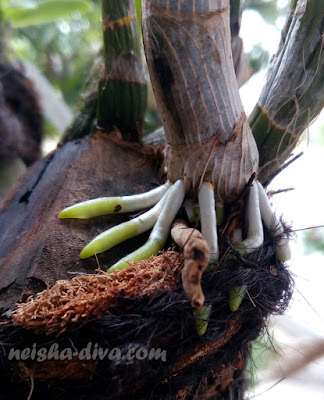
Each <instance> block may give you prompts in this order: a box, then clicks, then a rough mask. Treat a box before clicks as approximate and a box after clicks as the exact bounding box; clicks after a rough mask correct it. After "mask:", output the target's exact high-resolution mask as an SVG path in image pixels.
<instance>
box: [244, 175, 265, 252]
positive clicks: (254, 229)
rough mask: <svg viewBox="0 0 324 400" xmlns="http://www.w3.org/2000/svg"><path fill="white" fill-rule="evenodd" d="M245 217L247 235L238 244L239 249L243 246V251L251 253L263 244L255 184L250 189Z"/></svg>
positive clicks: (257, 193) (257, 192)
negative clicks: (246, 217)
mask: <svg viewBox="0 0 324 400" xmlns="http://www.w3.org/2000/svg"><path fill="white" fill-rule="evenodd" d="M247 216H248V234H247V238H246V239H245V240H243V242H242V243H241V244H240V247H241V246H242V245H243V246H244V247H243V251H245V252H246V253H251V252H252V251H255V250H256V249H257V248H258V247H260V246H261V245H262V244H263V226H262V220H261V212H260V204H259V191H258V186H257V184H256V183H255V182H254V183H253V185H252V186H251V189H250V197H249V201H248V207H247Z"/></svg>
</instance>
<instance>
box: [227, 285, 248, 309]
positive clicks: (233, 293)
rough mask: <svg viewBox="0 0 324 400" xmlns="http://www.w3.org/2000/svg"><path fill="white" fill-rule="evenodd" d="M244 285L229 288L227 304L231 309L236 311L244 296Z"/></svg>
mask: <svg viewBox="0 0 324 400" xmlns="http://www.w3.org/2000/svg"><path fill="white" fill-rule="evenodd" d="M245 294H246V286H245V285H243V286H234V287H232V288H230V290H229V306H230V309H231V311H233V312H234V311H237V310H238V309H239V307H240V305H241V303H242V301H243V299H244V297H245Z"/></svg>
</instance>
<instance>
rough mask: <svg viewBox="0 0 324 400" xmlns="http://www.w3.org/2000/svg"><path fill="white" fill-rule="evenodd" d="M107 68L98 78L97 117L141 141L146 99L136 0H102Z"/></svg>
mask: <svg viewBox="0 0 324 400" xmlns="http://www.w3.org/2000/svg"><path fill="white" fill-rule="evenodd" d="M102 21H103V37H104V57H105V72H104V76H103V77H102V78H101V80H100V82H99V96H98V108H97V118H98V125H99V126H100V127H101V128H102V129H105V130H109V129H111V128H113V127H114V126H116V127H117V128H118V129H119V130H120V131H121V133H122V135H123V138H124V139H125V140H130V141H138V142H139V141H140V132H141V126H142V124H143V121H144V113H145V110H146V102H147V82H146V79H145V76H144V67H143V64H142V45H141V39H140V33H139V28H138V23H137V19H136V11H135V6H134V1H133V0H103V1H102Z"/></svg>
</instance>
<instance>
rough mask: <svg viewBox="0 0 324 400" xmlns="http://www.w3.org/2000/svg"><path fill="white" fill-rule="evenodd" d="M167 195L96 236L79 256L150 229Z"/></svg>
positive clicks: (88, 255)
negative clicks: (129, 219) (146, 209)
mask: <svg viewBox="0 0 324 400" xmlns="http://www.w3.org/2000/svg"><path fill="white" fill-rule="evenodd" d="M168 195H169V193H168V191H167V192H166V193H165V194H164V196H163V197H162V199H161V200H160V201H159V202H158V203H157V204H156V205H155V206H154V207H153V208H152V209H151V210H149V211H147V212H145V213H144V214H142V215H140V216H138V217H137V218H134V219H132V220H131V221H127V222H123V223H122V224H119V225H116V226H114V227H112V228H110V229H108V230H106V231H105V232H102V233H101V234H100V235H98V236H96V237H95V238H94V239H92V240H91V242H90V243H88V244H87V245H86V246H85V247H84V249H83V250H82V251H81V254H80V258H82V259H84V258H88V257H91V256H93V255H95V254H99V253H102V252H104V251H107V250H109V249H111V248H112V247H114V246H116V245H117V244H119V243H121V242H123V241H125V240H127V239H130V238H132V237H134V236H138V235H140V234H141V233H143V232H146V231H148V230H149V229H151V228H152V227H153V226H154V224H155V223H156V221H157V219H158V217H159V215H160V213H161V211H162V209H163V207H164V205H165V202H166V200H167V197H168Z"/></svg>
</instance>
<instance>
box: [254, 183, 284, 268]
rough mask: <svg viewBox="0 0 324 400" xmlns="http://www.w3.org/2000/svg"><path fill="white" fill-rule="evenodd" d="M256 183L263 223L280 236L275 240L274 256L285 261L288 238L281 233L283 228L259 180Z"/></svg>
mask: <svg viewBox="0 0 324 400" xmlns="http://www.w3.org/2000/svg"><path fill="white" fill-rule="evenodd" d="M256 185H257V187H258V194H259V202H260V211H261V217H262V220H263V222H264V225H265V226H266V227H267V228H268V229H269V230H274V231H275V233H276V235H280V236H281V238H280V240H279V241H278V242H277V247H276V256H277V258H278V260H279V261H287V260H289V259H290V257H291V250H290V246H289V240H288V238H287V237H286V236H285V235H284V234H283V233H284V229H283V226H282V223H281V221H280V220H279V218H278V217H277V216H276V214H275V212H274V211H273V209H272V207H271V204H270V201H269V198H268V195H267V193H266V191H265V190H264V188H263V186H262V185H261V183H260V182H256Z"/></svg>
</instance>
